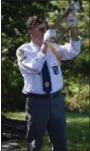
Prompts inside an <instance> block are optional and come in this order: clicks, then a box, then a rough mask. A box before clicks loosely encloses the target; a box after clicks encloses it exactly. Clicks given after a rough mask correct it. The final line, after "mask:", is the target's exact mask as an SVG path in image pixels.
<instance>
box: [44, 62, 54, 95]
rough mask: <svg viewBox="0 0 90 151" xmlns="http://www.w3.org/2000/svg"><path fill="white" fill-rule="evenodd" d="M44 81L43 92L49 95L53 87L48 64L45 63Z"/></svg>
mask: <svg viewBox="0 0 90 151" xmlns="http://www.w3.org/2000/svg"><path fill="white" fill-rule="evenodd" d="M42 81H43V90H44V91H45V92H46V93H47V94H49V93H50V91H51V90H52V86H51V77H50V73H49V70H48V66H47V62H46V61H45V63H44V65H43V68H42Z"/></svg>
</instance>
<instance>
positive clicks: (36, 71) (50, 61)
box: [16, 41, 81, 94]
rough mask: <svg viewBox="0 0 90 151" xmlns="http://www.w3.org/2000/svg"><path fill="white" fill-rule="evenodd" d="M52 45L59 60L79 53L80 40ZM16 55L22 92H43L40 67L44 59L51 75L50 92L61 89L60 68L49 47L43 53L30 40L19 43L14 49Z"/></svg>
mask: <svg viewBox="0 0 90 151" xmlns="http://www.w3.org/2000/svg"><path fill="white" fill-rule="evenodd" d="M52 45H53V46H54V47H55V49H56V50H57V52H58V55H59V56H60V58H61V60H70V59H72V58H74V57H75V56H77V55H78V54H79V52H80V47H81V41H70V43H66V44H65V45H57V44H55V43H54V44H52ZM16 56H17V60H18V66H19V69H20V72H21V75H22V76H23V79H24V87H23V90H22V92H23V93H25V94H27V93H30V92H31V93H36V94H45V92H44V91H43V87H42V86H43V84H42V68H43V64H44V62H45V60H46V61H47V65H48V68H49V72H50V77H51V83H52V91H51V93H54V92H56V91H58V90H61V89H62V87H63V77H62V72H61V68H60V65H59V63H58V61H57V59H56V56H55V55H54V54H53V52H52V51H51V50H50V48H48V50H47V53H46V54H44V53H42V52H41V51H40V47H39V46H38V45H36V44H35V43H33V42H32V41H31V42H30V43H25V44H23V45H21V46H20V47H19V48H18V49H17V51H16Z"/></svg>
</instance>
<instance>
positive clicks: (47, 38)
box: [43, 29, 56, 44]
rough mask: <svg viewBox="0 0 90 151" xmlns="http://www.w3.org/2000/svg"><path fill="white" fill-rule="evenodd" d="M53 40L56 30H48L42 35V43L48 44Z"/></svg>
mask: <svg viewBox="0 0 90 151" xmlns="http://www.w3.org/2000/svg"><path fill="white" fill-rule="evenodd" d="M53 38H56V29H48V30H47V31H46V32H45V34H44V38H43V43H45V44H48V43H50V42H51V41H52V39H53Z"/></svg>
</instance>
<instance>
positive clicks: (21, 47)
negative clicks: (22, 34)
mask: <svg viewBox="0 0 90 151" xmlns="http://www.w3.org/2000/svg"><path fill="white" fill-rule="evenodd" d="M28 47H29V42H26V43H24V44H22V45H20V46H19V47H18V48H17V50H20V49H25V48H28Z"/></svg>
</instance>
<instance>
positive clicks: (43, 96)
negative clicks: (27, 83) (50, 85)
mask: <svg viewBox="0 0 90 151" xmlns="http://www.w3.org/2000/svg"><path fill="white" fill-rule="evenodd" d="M59 94H60V90H59V91H57V92H55V93H50V94H36V93H27V96H32V97H42V98H53V97H56V96H58V95H59Z"/></svg>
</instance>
